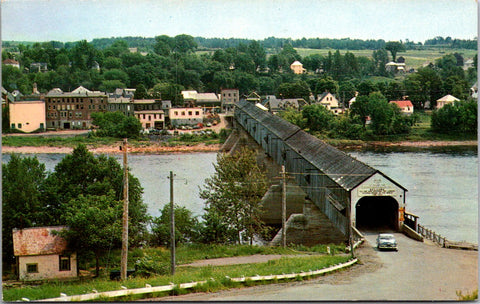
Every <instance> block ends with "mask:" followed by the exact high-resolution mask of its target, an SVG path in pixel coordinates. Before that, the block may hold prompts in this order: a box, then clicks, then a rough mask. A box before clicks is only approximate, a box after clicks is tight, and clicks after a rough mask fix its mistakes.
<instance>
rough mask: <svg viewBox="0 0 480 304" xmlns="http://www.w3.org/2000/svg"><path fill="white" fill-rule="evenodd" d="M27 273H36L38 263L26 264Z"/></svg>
mask: <svg viewBox="0 0 480 304" xmlns="http://www.w3.org/2000/svg"><path fill="white" fill-rule="evenodd" d="M27 273H38V264H37V263H35V264H27Z"/></svg>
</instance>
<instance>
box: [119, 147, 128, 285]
mask: <svg viewBox="0 0 480 304" xmlns="http://www.w3.org/2000/svg"><path fill="white" fill-rule="evenodd" d="M122 151H123V219H122V260H121V265H120V278H121V280H122V281H123V280H126V279H127V258H128V161H127V139H126V138H125V139H123V146H122Z"/></svg>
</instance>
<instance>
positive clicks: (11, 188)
mask: <svg viewBox="0 0 480 304" xmlns="http://www.w3.org/2000/svg"><path fill="white" fill-rule="evenodd" d="M45 178H46V171H45V165H44V164H41V163H40V162H39V161H38V159H37V158H36V157H20V156H19V155H17V154H10V160H9V162H8V163H7V164H2V255H3V262H4V263H6V264H7V265H10V264H12V263H13V262H14V257H13V241H12V229H13V228H18V229H23V228H28V227H35V226H42V225H44V224H48V222H47V221H45V217H44V212H45V210H44V208H43V199H42V196H43V187H44V183H45ZM4 269H5V268H4Z"/></svg>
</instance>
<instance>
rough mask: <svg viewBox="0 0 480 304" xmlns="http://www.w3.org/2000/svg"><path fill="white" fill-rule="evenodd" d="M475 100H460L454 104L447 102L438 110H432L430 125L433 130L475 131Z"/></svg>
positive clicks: (450, 132)
mask: <svg viewBox="0 0 480 304" xmlns="http://www.w3.org/2000/svg"><path fill="white" fill-rule="evenodd" d="M477 108H478V106H477V102H476V101H460V102H456V103H455V104H447V105H445V106H444V107H442V108H441V109H439V110H435V111H433V114H432V121H431V127H432V130H433V131H434V132H437V133H445V134H454V133H469V134H476V133H477V121H478V113H477Z"/></svg>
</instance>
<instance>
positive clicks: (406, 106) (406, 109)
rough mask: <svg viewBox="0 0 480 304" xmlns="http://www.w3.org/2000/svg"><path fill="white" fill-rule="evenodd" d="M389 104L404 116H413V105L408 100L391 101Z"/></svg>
mask: <svg viewBox="0 0 480 304" xmlns="http://www.w3.org/2000/svg"><path fill="white" fill-rule="evenodd" d="M390 103H392V104H396V105H397V106H398V107H399V108H400V110H401V111H402V113H404V114H407V115H411V114H413V104H412V102H411V101H410V100H392V101H390Z"/></svg>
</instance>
